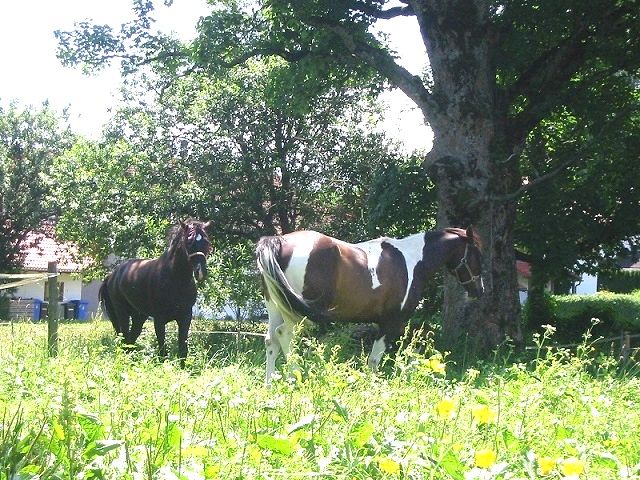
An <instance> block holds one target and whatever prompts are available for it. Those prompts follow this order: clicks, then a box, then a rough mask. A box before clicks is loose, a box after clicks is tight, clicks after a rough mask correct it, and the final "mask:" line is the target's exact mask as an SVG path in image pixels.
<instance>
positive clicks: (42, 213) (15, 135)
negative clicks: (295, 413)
mask: <svg viewBox="0 0 640 480" xmlns="http://www.w3.org/2000/svg"><path fill="white" fill-rule="evenodd" d="M74 140H75V139H74V136H73V135H72V134H71V132H70V131H69V129H68V128H67V127H66V126H65V124H64V118H60V117H59V116H58V115H57V114H56V113H55V112H53V111H52V110H51V109H50V108H49V106H48V105H47V104H44V105H42V107H41V108H40V109H34V108H27V107H20V106H19V105H17V104H15V103H10V104H9V105H8V106H7V107H2V106H0V272H3V273H7V272H12V271H15V269H16V268H17V267H18V264H19V258H18V254H19V245H20V242H21V241H22V240H23V239H24V237H25V235H26V234H27V232H29V231H30V230H34V229H36V228H38V227H39V226H40V224H41V222H42V221H43V220H45V219H47V218H48V217H49V216H51V215H53V214H55V213H56V210H55V208H52V207H51V206H50V205H47V204H46V203H45V201H44V200H45V198H46V196H47V194H48V191H49V185H48V183H47V182H46V180H45V178H46V176H47V175H48V174H49V171H50V168H51V164H52V163H53V162H54V160H55V159H56V158H57V157H59V156H60V155H61V154H63V152H64V151H65V150H67V149H68V148H69V147H70V146H71V145H72V143H73V141H74Z"/></svg>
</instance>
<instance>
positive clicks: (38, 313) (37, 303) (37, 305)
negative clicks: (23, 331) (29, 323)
mask: <svg viewBox="0 0 640 480" xmlns="http://www.w3.org/2000/svg"><path fill="white" fill-rule="evenodd" d="M41 318H42V300H38V299H37V298H34V299H33V312H32V313H31V320H33V321H35V322H37V321H39V320H40V319H41Z"/></svg>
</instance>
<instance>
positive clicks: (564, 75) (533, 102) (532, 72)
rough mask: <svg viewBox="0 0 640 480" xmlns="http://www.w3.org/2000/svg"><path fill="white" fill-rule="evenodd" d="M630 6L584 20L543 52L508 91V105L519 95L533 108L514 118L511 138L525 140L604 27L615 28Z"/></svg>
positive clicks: (552, 104)
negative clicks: (557, 42)
mask: <svg viewBox="0 0 640 480" xmlns="http://www.w3.org/2000/svg"><path fill="white" fill-rule="evenodd" d="M629 13H630V12H629V8H628V7H618V8H615V7H612V8H611V9H609V10H608V11H605V12H597V13H596V14H597V18H596V19H595V21H592V20H594V19H593V18H588V19H586V20H585V21H583V22H581V24H580V25H579V27H578V28H577V29H576V31H575V32H574V33H573V35H571V36H570V37H568V38H566V39H565V40H564V41H563V42H561V43H559V44H558V45H555V46H554V47H552V48H550V49H548V50H546V51H545V52H543V53H542V54H541V55H540V56H539V57H538V58H537V59H535V60H534V61H533V62H532V63H531V64H530V66H529V68H527V69H526V70H525V71H524V72H523V73H522V74H521V75H520V78H519V79H518V80H517V81H516V82H515V83H514V85H513V86H511V88H509V90H508V91H507V92H506V94H505V100H506V103H507V104H512V103H513V102H514V101H515V99H516V98H517V97H518V96H521V95H522V96H525V97H527V98H528V100H529V107H528V108H526V109H525V110H524V111H523V112H521V113H520V114H518V115H517V116H516V117H515V118H514V119H513V123H512V125H513V127H512V129H511V137H512V138H513V139H515V141H521V140H523V139H524V137H525V136H526V135H527V134H528V132H529V131H530V130H531V129H532V128H534V127H535V126H536V125H537V124H538V123H539V122H540V120H541V119H542V118H544V116H545V115H546V114H547V113H548V112H549V110H550V109H552V108H553V107H554V106H555V101H554V98H555V95H554V93H555V92H558V91H559V90H560V89H561V88H562V87H563V86H564V85H566V83H567V82H568V81H569V80H570V79H571V77H572V76H573V75H574V74H575V73H576V72H577V71H578V70H579V68H580V67H581V66H582V65H583V64H584V57H585V54H586V51H587V47H588V46H589V44H590V41H591V40H593V39H594V38H595V36H596V35H598V34H600V35H602V34H603V32H602V30H607V31H610V32H612V31H615V30H616V29H617V28H619V27H620V24H619V20H620V19H621V18H622V17H623V16H625V15H627V14H629Z"/></svg>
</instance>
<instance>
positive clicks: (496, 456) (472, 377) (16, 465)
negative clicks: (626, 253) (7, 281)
mask: <svg viewBox="0 0 640 480" xmlns="http://www.w3.org/2000/svg"><path fill="white" fill-rule="evenodd" d="M46 330H47V329H46V325H44V324H30V323H15V324H13V325H1V326H0V345H1V346H2V348H1V349H0V480H18V479H20V480H22V479H94V478H95V479H149V480H150V479H216V478H221V479H298V478H300V479H301V478H321V479H323V478H324V479H343V478H344V479H349V480H353V479H362V480H364V479H378V478H385V479H386V478H389V479H393V478H402V479H494V478H495V479H559V478H566V479H607V480H609V479H640V442H639V440H640V434H639V433H638V432H639V431H640V375H639V374H638V369H637V368H636V367H635V366H633V365H631V366H627V367H626V368H621V367H620V366H619V365H618V364H617V360H616V359H615V358H613V357H611V356H608V355H606V354H603V353H601V352H597V351H595V350H594V349H593V348H592V347H591V346H590V345H589V343H588V342H587V341H585V344H584V345H582V346H581V347H579V348H578V349H577V350H574V351H572V352H570V351H567V350H548V349H546V348H544V345H545V343H546V342H548V341H549V339H548V338H547V337H548V336H549V335H552V332H551V331H550V330H549V331H547V334H545V335H543V336H541V337H538V338H537V339H536V342H537V344H538V345H539V347H540V348H539V349H538V350H537V351H535V352H533V353H532V354H531V356H530V357H529V358H523V359H520V360H516V359H515V358H514V357H513V356H510V355H508V354H506V353H505V354H502V353H501V354H497V355H496V356H495V358H492V359H491V361H484V362H477V363H474V364H473V365H465V366H463V365H461V364H459V363H458V364H456V362H453V361H452V360H451V359H450V357H449V356H447V355H442V354H440V353H439V352H437V351H435V350H433V347H432V344H431V342H430V341H429V339H427V340H424V339H423V340H422V341H421V343H420V344H416V343H414V344H412V345H410V346H409V347H408V348H406V349H405V350H403V351H402V352H401V353H400V354H399V355H398V356H397V358H396V359H395V361H394V362H390V361H389V362H387V363H386V364H385V365H384V368H383V369H382V371H381V372H378V373H372V372H370V371H368V370H367V369H366V362H365V360H364V358H363V357H362V356H359V355H356V356H355V357H352V356H351V355H352V352H350V351H348V348H346V347H345V348H341V347H340V345H339V344H340V343H341V342H331V341H329V342H325V343H318V342H317V341H315V340H301V341H299V342H298V346H297V349H296V351H295V352H293V353H292V355H294V356H295V357H296V360H297V363H298V365H299V366H300V370H296V371H295V372H293V373H292V374H282V375H280V376H278V378H277V379H276V380H275V382H274V384H273V385H272V387H271V388H266V387H265V386H264V385H263V383H264V381H263V377H264V353H263V351H262V350H263V345H262V339H261V338H259V337H247V338H236V337H235V336H217V337H216V338H215V339H214V338H213V337H212V336H210V335H209V336H207V335H205V334H201V333H198V332H197V331H196V332H194V333H193V334H192V336H191V339H190V344H191V352H190V356H189V359H188V365H187V368H185V369H181V368H179V366H178V363H177V362H176V361H171V360H170V361H166V362H159V361H158V360H157V359H156V357H155V340H154V335H153V334H152V326H151V324H150V323H148V324H147V325H146V328H145V333H144V334H143V337H142V338H141V340H140V348H139V349H137V350H136V351H133V352H125V351H124V350H123V349H122V348H121V346H120V345H119V344H118V343H117V342H116V341H114V338H113V334H112V330H111V325H110V324H109V323H108V322H105V321H93V322H89V323H84V324H62V325H60V350H59V354H58V356H57V357H56V358H49V357H48V355H47V347H46ZM168 341H169V343H170V344H175V336H172V335H169V337H168ZM173 355H174V356H173V357H172V358H175V353H174V354H173ZM281 372H283V373H284V372H287V370H286V367H283V368H282V369H281Z"/></svg>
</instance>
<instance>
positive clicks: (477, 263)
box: [447, 227, 484, 298]
mask: <svg viewBox="0 0 640 480" xmlns="http://www.w3.org/2000/svg"><path fill="white" fill-rule="evenodd" d="M453 230H454V229H452V231H453ZM460 232H461V233H462V232H463V233H464V234H460V233H458V232H455V233H458V235H459V236H460V239H461V240H462V241H463V246H460V248H458V249H456V252H457V253H458V254H459V255H454V257H453V258H452V260H451V261H450V262H449V264H447V268H448V269H449V272H451V274H452V275H453V276H455V277H456V278H457V279H458V282H459V283H460V285H462V286H463V287H464V289H465V290H466V291H467V293H468V294H469V297H471V298H478V297H480V296H482V294H483V293H484V286H483V284H482V251H481V250H480V248H481V242H480V237H479V236H478V234H477V233H476V232H474V231H473V228H472V227H469V228H467V230H466V232H464V230H461V231H460Z"/></svg>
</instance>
